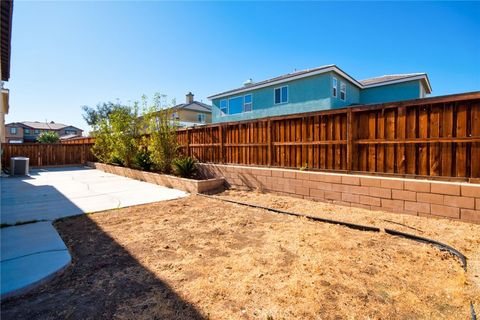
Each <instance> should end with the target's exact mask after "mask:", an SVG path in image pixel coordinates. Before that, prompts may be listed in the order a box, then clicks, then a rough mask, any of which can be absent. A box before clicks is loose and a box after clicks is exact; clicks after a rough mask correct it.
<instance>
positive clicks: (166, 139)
mask: <svg viewBox="0 0 480 320" xmlns="http://www.w3.org/2000/svg"><path fill="white" fill-rule="evenodd" d="M161 98H162V96H161V95H159V94H156V95H155V96H154V99H153V104H152V106H150V107H149V108H144V110H145V111H144V116H143V118H144V119H145V123H146V127H147V131H148V134H149V137H150V139H149V144H148V145H149V150H150V152H151V157H152V161H153V163H154V166H155V169H157V170H159V171H161V172H165V173H169V172H171V170H172V161H173V159H175V158H176V157H177V155H178V149H179V146H178V141H177V128H176V126H175V122H174V121H173V120H172V109H169V108H163V107H162V104H161ZM143 103H144V106H146V105H147V102H146V98H145V97H143Z"/></svg>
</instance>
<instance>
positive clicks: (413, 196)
mask: <svg viewBox="0 0 480 320" xmlns="http://www.w3.org/2000/svg"><path fill="white" fill-rule="evenodd" d="M392 199H400V200H409V201H416V200H417V193H416V192H414V191H406V190H397V189H392Z"/></svg>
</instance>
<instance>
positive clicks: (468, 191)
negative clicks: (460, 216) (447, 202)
mask: <svg viewBox="0 0 480 320" xmlns="http://www.w3.org/2000/svg"><path fill="white" fill-rule="evenodd" d="M461 193H462V196H464V197H477V198H478V197H480V184H471V185H465V184H462V185H461Z"/></svg>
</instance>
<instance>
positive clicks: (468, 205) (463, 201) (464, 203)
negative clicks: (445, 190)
mask: <svg viewBox="0 0 480 320" xmlns="http://www.w3.org/2000/svg"><path fill="white" fill-rule="evenodd" d="M443 204H444V205H446V206H451V207H458V208H464V209H475V199H474V198H469V197H458V196H445V197H443Z"/></svg>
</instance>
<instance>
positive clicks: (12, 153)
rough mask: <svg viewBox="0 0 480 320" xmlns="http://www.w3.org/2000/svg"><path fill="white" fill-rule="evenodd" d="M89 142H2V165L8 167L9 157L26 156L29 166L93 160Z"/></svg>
mask: <svg viewBox="0 0 480 320" xmlns="http://www.w3.org/2000/svg"><path fill="white" fill-rule="evenodd" d="M92 145H93V144H92V143H90V144H41V143H22V144H13V143H12V144H9V143H2V166H3V167H10V158H11V157H28V158H30V166H34V167H36V166H39V167H42V166H60V165H82V164H85V163H86V162H87V161H94V160H95V157H94V156H93V154H92V152H91V150H90V149H91V147H92Z"/></svg>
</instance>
